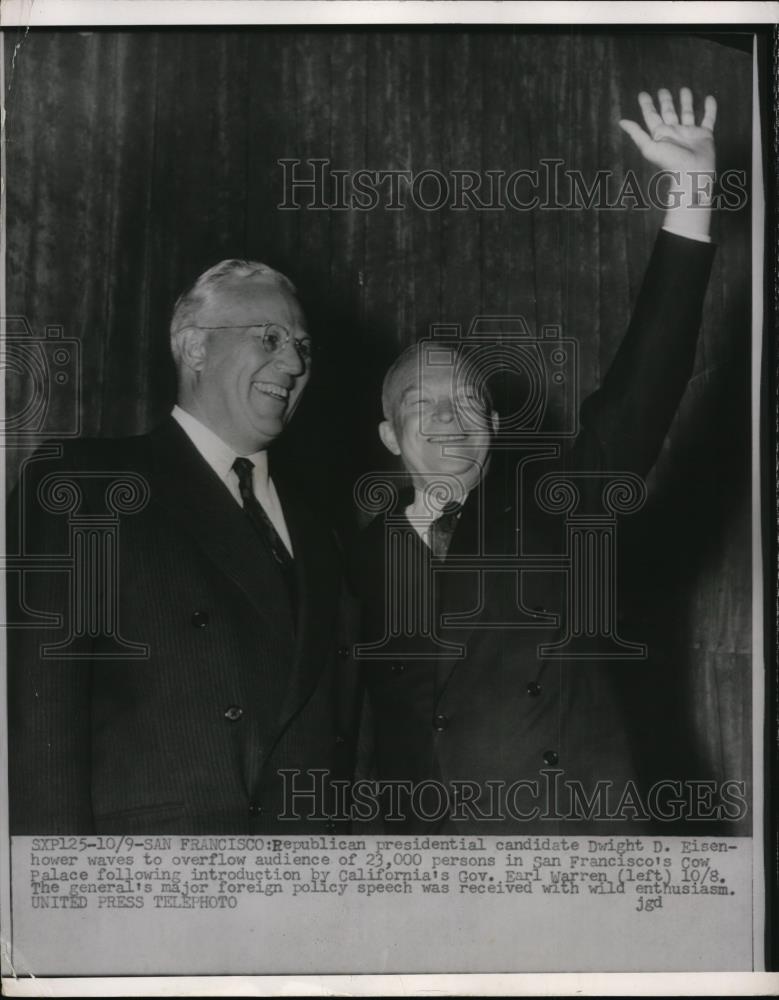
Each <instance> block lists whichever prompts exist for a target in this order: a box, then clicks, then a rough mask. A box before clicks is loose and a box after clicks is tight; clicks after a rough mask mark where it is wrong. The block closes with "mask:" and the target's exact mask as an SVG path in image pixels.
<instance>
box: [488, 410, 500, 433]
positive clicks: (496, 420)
mask: <svg viewBox="0 0 779 1000" xmlns="http://www.w3.org/2000/svg"><path fill="white" fill-rule="evenodd" d="M490 424H491V426H492V433H493V434H497V433H498V428H499V427H500V417H499V416H498V411H497V410H493V411H492V413H490Z"/></svg>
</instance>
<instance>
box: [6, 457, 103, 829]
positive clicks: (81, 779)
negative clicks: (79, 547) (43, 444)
mask: <svg viewBox="0 0 779 1000" xmlns="http://www.w3.org/2000/svg"><path fill="white" fill-rule="evenodd" d="M64 468H67V463H65V464H64V465H63V463H62V461H57V462H56V463H54V464H53V463H52V462H51V461H50V460H43V461H40V460H36V459H35V458H34V459H33V460H32V461H31V462H29V463H28V465H27V468H26V470H25V472H24V474H23V476H22V479H21V480H20V484H19V486H18V487H17V488H16V490H15V491H14V493H13V494H12V496H11V498H10V500H9V505H8V521H7V524H8V552H9V554H14V553H15V554H20V553H24V554H25V558H23V559H22V560H21V565H22V570H21V572H20V571H19V570H18V569H17V570H12V571H10V572H9V573H8V576H7V582H8V621H9V626H8V630H7V649H8V736H9V796H10V824H11V833H12V834H17V835H29V834H73V833H79V834H82V833H90V832H92V830H93V819H92V809H91V795H90V786H91V782H90V664H89V663H88V662H85V661H81V660H70V659H62V658H58V657H57V656H56V653H55V654H54V655H52V654H51V653H47V651H46V647H47V646H48V645H53V644H56V643H57V642H59V641H61V640H62V639H63V638H65V637H66V636H67V635H68V633H69V615H70V596H69V595H70V578H69V574H68V572H67V570H65V569H64V568H60V569H53V568H52V561H51V559H49V558H48V557H52V556H53V557H56V556H62V555H64V554H66V553H67V551H68V547H69V540H68V527H67V517H66V516H58V515H55V514H51V513H48V512H46V511H45V510H44V509H43V507H42V505H41V502H40V499H39V496H38V485H39V483H40V482H41V479H42V478H43V476H44V475H45V474H46V473H47V472H51V471H54V470H55V469H56V470H57V471H63V470H64ZM47 561H48V566H47ZM34 565H37V566H38V567H39V568H38V569H35V570H33V568H32V567H33V566H34ZM42 616H47V619H48V623H45V622H44V621H43V620H42ZM57 622H59V624H56V623H57Z"/></svg>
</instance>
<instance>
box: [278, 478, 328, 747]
mask: <svg viewBox="0 0 779 1000" xmlns="http://www.w3.org/2000/svg"><path fill="white" fill-rule="evenodd" d="M273 483H274V486H275V487H276V492H277V493H278V495H279V499H280V500H281V506H282V509H283V511H284V520H285V521H286V524H287V530H288V531H289V536H290V540H291V542H292V551H293V553H294V556H295V571H296V574H297V593H298V618H297V630H296V633H295V653H294V659H293V665H292V672H291V675H290V679H289V684H288V686H287V693H286V696H285V698H284V700H283V702H282V707H281V712H280V714H279V720H278V732H277V738H278V736H280V735H281V733H282V732H283V731H284V729H285V728H286V727H287V725H288V724H289V722H290V721H291V720H292V718H293V717H294V716H295V715H296V714H297V712H298V711H299V710H300V709H301V708H302V706H303V705H304V704H305V702H306V701H307V700H308V698H309V696H310V694H311V692H312V691H313V689H314V687H315V685H316V682H317V680H318V678H319V676H320V674H321V672H322V670H323V669H324V667H325V662H324V660H325V657H324V655H323V650H322V638H323V635H324V630H325V628H326V627H328V623H329V627H330V629H332V621H333V616H332V615H331V614H330V613H329V611H328V609H329V608H331V607H332V606H333V604H334V601H335V600H337V593H336V587H337V584H338V573H337V569H336V567H335V565H334V564H333V563H334V560H335V558H336V553H335V549H334V546H332V545H328V544H327V539H326V537H323V536H326V534H327V529H326V528H325V527H323V526H322V525H320V524H318V523H317V521H316V519H315V517H314V515H313V514H312V513H311V512H310V511H309V510H308V509H307V508H306V507H305V506H304V505H303V504H302V503H301V502H300V501H299V500H298V498H297V496H296V494H295V491H294V489H292V488H291V487H290V485H289V484H288V483H287V482H285V480H284V478H283V477H277V476H276V475H275V474H274V476H273ZM330 638H331V639H333V641H334V637H332V636H330Z"/></svg>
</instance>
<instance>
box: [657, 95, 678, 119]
mask: <svg viewBox="0 0 779 1000" xmlns="http://www.w3.org/2000/svg"><path fill="white" fill-rule="evenodd" d="M657 100H658V103H659V104H660V115H661V117H662V119H663V121H664V122H665V124H666V125H678V124H679V119H678V117H677V115H676V108H675V107H674V99H673V97H671V91H670V90H666V89H665V87H662V88H661V89H660V90H658V92H657Z"/></svg>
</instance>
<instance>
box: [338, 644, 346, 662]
mask: <svg viewBox="0 0 779 1000" xmlns="http://www.w3.org/2000/svg"><path fill="white" fill-rule="evenodd" d="M338 655H339V656H340V657H341V659H342V660H348V659H349V647H348V646H341V648H340V649H339V650H338Z"/></svg>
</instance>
